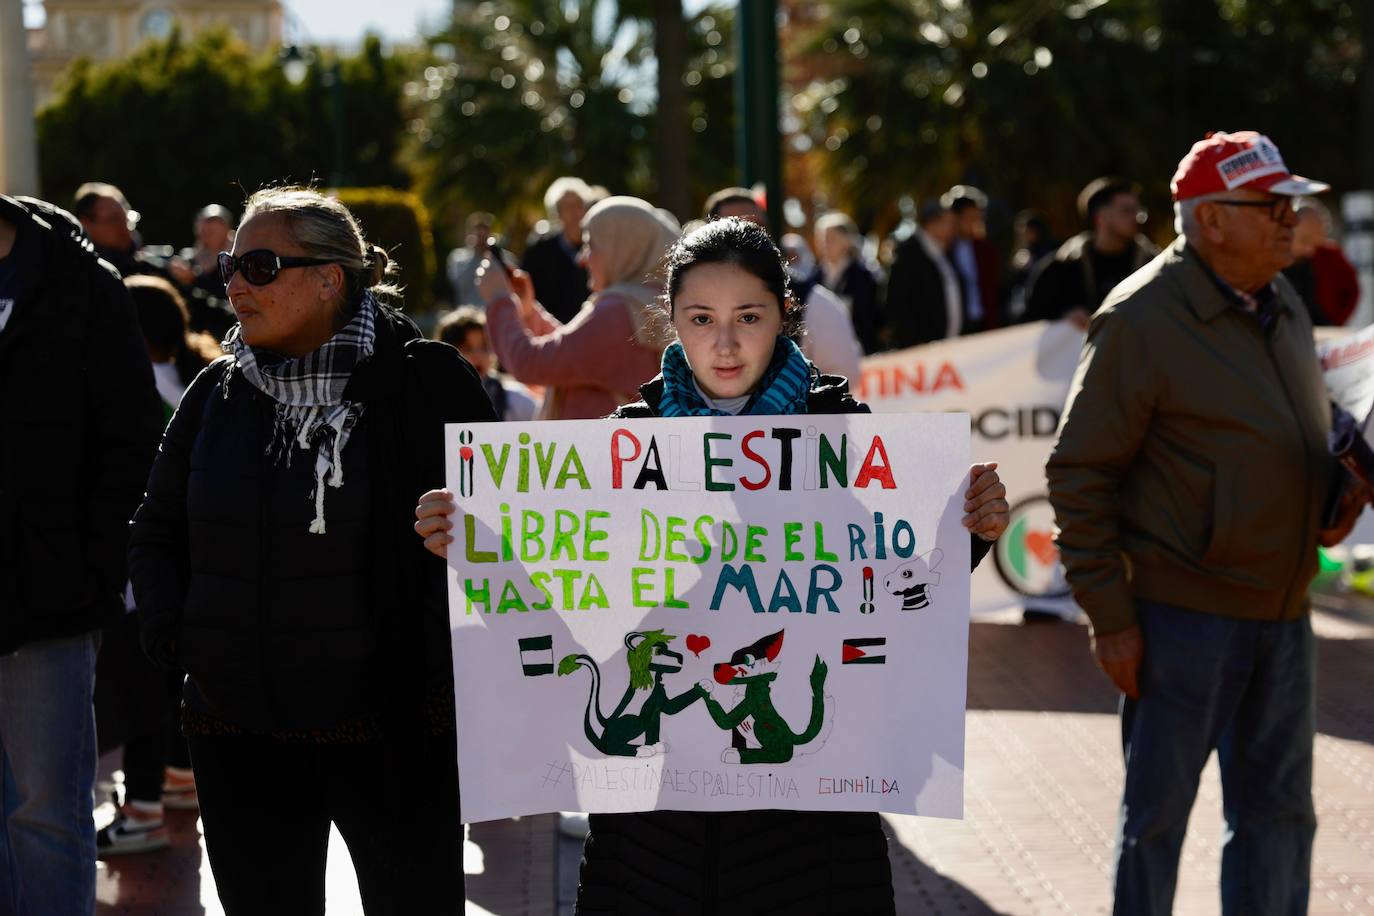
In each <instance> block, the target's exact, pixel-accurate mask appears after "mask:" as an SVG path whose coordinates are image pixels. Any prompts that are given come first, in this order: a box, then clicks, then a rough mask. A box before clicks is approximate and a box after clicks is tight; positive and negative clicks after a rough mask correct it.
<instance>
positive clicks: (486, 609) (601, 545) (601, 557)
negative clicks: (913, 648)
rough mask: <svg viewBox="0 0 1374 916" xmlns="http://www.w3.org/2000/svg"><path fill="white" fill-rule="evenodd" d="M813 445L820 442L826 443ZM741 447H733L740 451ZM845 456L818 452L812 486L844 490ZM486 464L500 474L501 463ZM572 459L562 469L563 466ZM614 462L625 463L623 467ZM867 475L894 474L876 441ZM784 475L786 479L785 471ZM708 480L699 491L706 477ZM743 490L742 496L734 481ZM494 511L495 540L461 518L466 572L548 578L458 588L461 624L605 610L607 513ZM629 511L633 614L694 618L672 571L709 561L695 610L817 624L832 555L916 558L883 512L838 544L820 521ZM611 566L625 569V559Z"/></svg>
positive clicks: (839, 582)
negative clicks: (819, 467)
mask: <svg viewBox="0 0 1374 916" xmlns="http://www.w3.org/2000/svg"><path fill="white" fill-rule="evenodd" d="M617 432H620V431H617ZM707 435H708V436H713V435H723V434H707ZM817 439H818V440H819V441H820V442H824V441H825V437H817ZM709 441H710V440H708V444H707V446H706V448H707V449H709V448H710V445H709ZM636 445H637V446H638V448H637V449H636V450H637V451H640V452H643V453H644V454H646V456H647V455H652V454H653V452H654V451H655V448H656V443H655V442H654V441H653V439H652V438H651V439H650V441H649V444H648V445H647V447H646V446H644V445H642V444H640V443H638V441H637V440H636ZM743 445H744V443H743V441H742V442H741V447H742V448H743ZM845 445H847V443H841V446H840V450H839V451H838V452H837V451H835V450H828V446H826V445H820V444H818V446H817V450H816V452H817V454H822V455H824V454H827V451H829V454H830V455H831V456H835V457H834V458H833V460H834V461H835V462H836V470H835V471H834V472H826V473H823V474H821V475H819V476H821V477H828V478H829V479H834V480H835V481H836V482H839V481H840V480H844V481H846V483H847V479H848V469H847V464H846V463H845V462H843V461H842V460H840V459H839V457H838V455H839V454H842V453H843V452H844V451H847V449H846V448H845ZM550 449H551V450H552V447H550ZM550 453H551V451H550V452H549V453H542V454H540V453H536V454H535V456H534V461H535V464H534V468H535V470H536V471H538V469H539V466H540V464H541V458H542V457H543V455H544V454H550ZM621 454H624V453H621ZM569 455H575V451H571V450H570V451H569ZM875 456H880V459H875ZM495 460H496V461H497V462H498V464H499V463H501V462H502V461H503V460H509V457H508V456H506V457H505V458H504V459H502V458H496V459H495ZM518 460H528V459H518ZM573 460H574V459H572V458H567V459H565V461H567V462H569V463H571V462H573ZM624 460H625V461H627V462H628V461H632V460H634V459H633V458H632V457H625V458H624ZM716 461H718V462H728V461H729V459H725V458H716ZM552 464H553V462H552V460H550V461H548V466H549V467H550V468H551V467H552ZM865 464H866V466H869V465H871V467H870V471H869V472H870V473H871V475H872V477H873V480H874V481H875V482H879V485H880V486H883V487H884V488H885V489H886V488H890V487H889V485H888V484H889V482H890V481H891V480H892V473H891V468H890V465H889V464H888V462H887V461H886V450H885V448H884V446H883V445H882V441H881V439H880V438H878V437H874V439H873V442H872V444H870V447H869V460H868V461H866V462H865ZM646 466H648V467H654V465H653V464H652V461H651V460H650V459H649V458H646V460H645V461H644V463H643V464H642V465H641V466H640V467H639V469H638V474H637V476H638V477H639V478H644V476H645V473H646V472H645V470H644V468H645V467H646ZM708 467H709V465H708ZM783 470H785V471H786V472H787V473H788V474H790V468H784V469H783ZM550 473H551V471H550ZM860 473H863V471H861V472H860ZM768 476H769V472H765V474H764V477H765V478H766V477H768ZM615 477H619V478H620V479H621V480H622V481H623V480H624V479H625V476H624V472H623V470H614V471H613V478H615ZM707 479H708V482H709V481H710V475H709V471H708V478H707ZM856 480H857V479H856ZM882 481H886V482H882ZM741 483H743V484H745V485H746V486H747V485H748V482H747V481H744V480H741ZM753 483H755V484H759V483H760V481H758V480H755V481H753ZM763 485H766V484H763ZM856 485H857V483H856ZM517 492H519V489H518V488H517ZM499 511H500V516H499V520H497V524H496V525H495V526H494V527H495V528H498V529H499V532H498V531H495V530H488V529H486V528H483V530H480V531H479V527H478V519H477V517H476V516H473V515H471V514H466V513H465V514H464V516H463V522H462V531H461V534H460V539H461V540H462V556H463V558H464V560H465V561H466V562H467V563H468V564H472V565H480V564H487V563H493V564H494V563H510V562H519V563H521V564H525V565H532V566H544V567H553V568H540V569H537V570H535V571H527V570H522V572H521V574H520V575H519V576H518V577H517V578H506V579H500V578H496V579H493V578H490V577H487V578H482V577H475V576H474V577H465V578H462V580H461V584H462V587H463V593H464V595H465V599H466V610H467V613H468V614H474V613H486V614H490V613H496V614H504V613H508V612H511V611H515V612H528V611H546V610H562V611H575V610H592V609H596V608H608V607H609V606H610V602H609V600H608V598H607V595H606V590H605V588H604V586H603V584H602V577H604V576H605V575H606V574H607V571H606V570H605V569H604V568H599V567H598V566H597V565H595V564H606V563H610V562H612V560H613V558H612V555H611V550H610V549H609V545H608V544H607V543H605V542H607V541H609V539H610V532H609V529H610V528H611V526H612V523H611V513H610V512H608V511H605V510H600V509H589V510H585V511H580V512H574V511H571V510H568V509H553V510H552V511H549V510H545V509H540V508H521V509H519V510H517V511H512V509H511V506H510V505H509V504H508V503H502V504H501V505H500V507H499ZM638 511H639V519H638V521H639V542H638V545H637V548H636V552H635V555H634V557H633V560H632V561H631V562H630V563H628V564H627V565H628V576H629V583H628V584H629V594H630V599H631V602H632V604H633V605H634V606H636V607H644V608H653V607H667V608H688V607H692V606H693V599H692V598H691V597H690V596H688V595H685V594H683V592H682V590H681V589H680V588H679V580H678V577H677V573H678V570H679V569H680V568H683V567H688V568H690V567H691V566H701V565H704V564H707V563H710V562H716V563H719V564H720V569H719V572H718V573H717V576H716V580H715V583H714V586H712V587H711V588H710V589H709V590H708V591H703V592H701V593H700V596H701V597H699V598H697V599H696V601H695V603H696V604H698V605H700V604H703V601H704V604H705V606H706V607H709V608H710V609H711V610H719V609H720V608H721V605H722V603H723V602H724V601H725V600H726V598H727V596H729V595H730V593H731V592H732V591H734V592H735V593H738V594H739V595H741V596H743V597H744V598H745V599H746V600H747V602H748V604H749V606H750V607H751V608H752V610H753V611H754V612H755V613H768V612H774V613H775V612H778V611H782V610H787V611H789V612H792V613H809V614H815V613H817V612H818V611H819V610H821V609H822V608H824V609H825V610H826V611H827V612H830V613H839V610H840V608H839V604H838V602H837V601H836V600H835V593H837V592H838V591H840V589H841V588H842V586H843V584H844V576H843V573H842V572H841V569H840V568H839V566H838V565H837V564H839V563H841V557H842V556H843V557H844V558H845V560H846V561H848V562H850V563H853V562H861V561H866V560H878V561H881V560H886V559H888V558H889V556H893V557H898V558H901V559H907V558H910V557H911V556H913V555H914V554H916V553H917V547H918V543H917V536H916V532H915V529H914V527H913V526H912V525H911V523H910V522H908V521H907V520H906V519H896V520H892V519H889V518H886V517H885V516H884V514H883V513H882V512H873V513H872V514H871V516H870V517H869V518H867V519H865V520H864V522H863V523H862V524H860V523H855V522H852V521H851V522H849V523H847V524H845V525H844V531H843V533H842V534H841V533H840V532H839V531H828V530H827V527H826V525H825V524H823V523H822V522H821V521H819V520H806V521H800V520H789V521H782V522H780V523H774V524H772V525H771V526H767V525H758V524H750V523H744V522H736V521H730V520H724V519H717V518H715V517H714V516H711V515H708V514H702V515H698V516H696V517H695V518H687V517H683V516H676V515H671V514H667V515H661V514H659V513H656V512H653V511H651V510H649V509H640V510H638ZM836 527H838V526H836ZM614 559H615V560H624V561H629V560H631V558H630V557H616V558H614ZM796 563H811V564H813V565H812V566H811V567H810V568H809V569H801V570H799V569H797V568H796V567H792V569H791V571H789V569H788V567H787V566H786V565H783V564H796ZM556 564H569V565H566V566H557V565H556ZM647 564H654V565H647ZM769 565H771V566H772V568H769V569H764V571H763V572H762V573H760V572H759V571H758V568H764V567H768V566H769ZM598 574H600V575H598ZM767 576H771V577H772V581H771V583H770V582H768V581H761V579H762V578H764V577H767ZM770 585H771V588H770V587H769V586H770ZM708 596H709V598H708Z"/></svg>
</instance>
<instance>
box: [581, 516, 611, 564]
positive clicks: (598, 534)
mask: <svg viewBox="0 0 1374 916" xmlns="http://www.w3.org/2000/svg"><path fill="white" fill-rule="evenodd" d="M610 517H611V513H609V512H603V511H601V510H600V509H588V510H587V524H586V525H585V526H584V527H583V529H582V559H584V560H590V561H592V562H593V563H595V562H598V561H603V560H609V559H610V558H611V554H610V552H609V551H605V550H594V549H593V548H592V545H593V544H595V543H596V542H597V541H604V540H606V539H607V538H609V537H610V536H611V535H610V533H609V532H607V531H598V530H597V529H596V528H593V527H592V522H593V521H594V520H595V519H598V518H610Z"/></svg>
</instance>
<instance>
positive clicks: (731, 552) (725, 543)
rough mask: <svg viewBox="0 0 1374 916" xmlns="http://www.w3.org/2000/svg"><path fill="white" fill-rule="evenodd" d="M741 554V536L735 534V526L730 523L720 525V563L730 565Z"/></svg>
mask: <svg viewBox="0 0 1374 916" xmlns="http://www.w3.org/2000/svg"><path fill="white" fill-rule="evenodd" d="M738 552H739V535H738V534H736V533H735V526H734V525H732V524H730V523H729V522H721V523H720V561H721V562H722V563H729V562H730V561H731V560H733V559H734V558H735V554H736V553H738Z"/></svg>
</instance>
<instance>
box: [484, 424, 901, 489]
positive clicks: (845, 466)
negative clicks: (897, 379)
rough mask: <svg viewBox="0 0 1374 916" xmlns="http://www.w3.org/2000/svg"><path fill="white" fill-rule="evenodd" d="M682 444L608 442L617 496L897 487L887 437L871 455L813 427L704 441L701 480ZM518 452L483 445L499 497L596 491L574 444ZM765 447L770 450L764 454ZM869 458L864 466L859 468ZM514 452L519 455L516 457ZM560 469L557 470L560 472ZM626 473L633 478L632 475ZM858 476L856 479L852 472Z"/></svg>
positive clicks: (670, 440) (624, 435)
mask: <svg viewBox="0 0 1374 916" xmlns="http://www.w3.org/2000/svg"><path fill="white" fill-rule="evenodd" d="M682 440H683V437H682V436H677V435H670V436H667V437H665V442H664V443H663V444H662V445H661V444H660V443H659V437H657V436H649V437H648V441H647V442H645V441H642V440H641V439H640V437H638V436H636V435H635V434H634V433H633V432H631V431H630V430H628V429H623V428H622V429H617V430H615V431H614V432H612V433H611V437H610V440H609V447H610V454H609V463H610V469H611V481H610V483H611V489H613V490H622V489H627V488H628V489H634V490H644V489H655V490H678V491H684V492H698V491H701V490H705V491H707V492H717V493H718V492H730V491H732V490H734V489H735V488H736V485H738V486H740V487H743V488H744V489H745V490H754V491H757V490H764V489H769V488H771V489H776V490H794V489H795V490H817V489H819V490H827V489H830V488H831V487H832V486H834V487H852V488H853V489H858V490H861V489H866V488H868V487H870V486H874V485H876V486H879V487H881V488H882V489H884V490H894V489H896V488H897V481H896V479H895V477H894V476H893V472H892V462H891V461H890V460H889V458H888V454H887V446H886V445H884V444H883V440H882V437H881V436H876V435H875V436H872V437H870V441H869V443H868V447H867V448H866V449H862V450H860V449H857V448H851V446H850V441H849V434H848V433H842V434H841V435H840V436H839V439H838V441H836V440H835V439H832V438H831V437H830V436H827V435H825V434H824V433H817V432H816V428H815V427H814V426H812V427H808V428H807V429H806V430H805V431H803V430H802V429H800V428H798V427H792V426H775V427H772V428H770V429H767V430H763V429H754V430H749V431H748V432H745V433H743V434H741V435H739V436H736V435H735V434H733V433H723V432H708V433H702V434H701V455H702V461H701V469H702V470H701V474H702V477H703V478H704V479H700V480H698V479H693V477H695V472H693V473H691V474H690V475H689V472H688V471H687V467H686V462H684V461H683V460H682V458H683V441H682ZM518 442H519V446H518V447H517V448H515V449H512V447H511V444H510V443H509V442H503V443H500V444H499V445H493V444H491V443H482V444H481V445H479V446H478V447H477V449H476V450H475V451H474V453H473V455H474V458H475V457H476V453H478V452H480V454H481V456H482V462H483V464H484V465H485V467H486V470H487V475H488V476H489V477H490V479H491V482H492V483H493V484H495V486H496V489H497V490H498V491H500V490H505V491H507V492H510V491H513V492H516V493H529V492H531V491H532V490H534V489H539V490H563V489H567V488H568V487H570V486H573V485H576V486H577V487H578V488H579V489H582V490H590V489H591V482H590V480H589V479H588V476H587V471H586V466H585V465H584V463H583V460H582V456H581V454H579V452H578V450H577V446H576V445H560V444H559V443H557V442H538V441H532V438H531V436H530V434H529V433H521V434H520V435H519V437H518ZM765 445H767V446H768V448H766V449H765V448H764V446H765ZM860 451H862V453H863V459H862V460H861V461H855V460H853V459H854V458H857V457H858V455H859V454H860ZM512 453H513V454H512ZM555 467H556V468H557V470H556V471H555ZM627 472H628V473H627ZM851 472H852V473H851Z"/></svg>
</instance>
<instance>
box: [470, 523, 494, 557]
mask: <svg viewBox="0 0 1374 916" xmlns="http://www.w3.org/2000/svg"><path fill="white" fill-rule="evenodd" d="M463 541H464V543H463V556H464V558H466V559H467V561H468V562H469V563H495V562H496V551H494V550H478V549H477V517H476V516H475V515H464V516H463Z"/></svg>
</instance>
